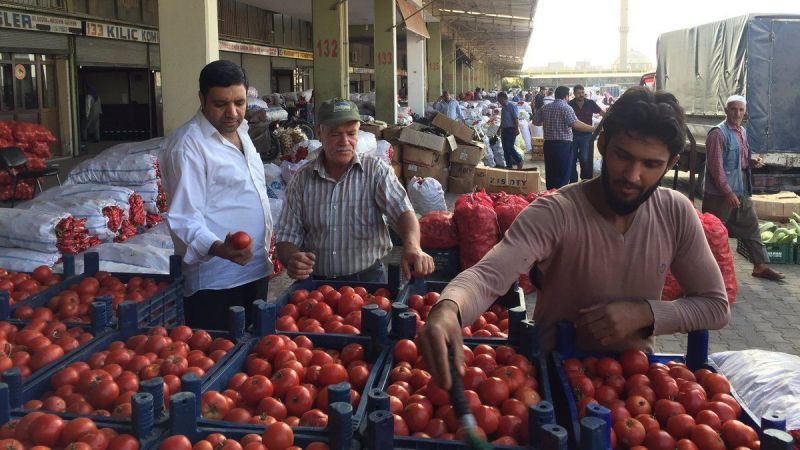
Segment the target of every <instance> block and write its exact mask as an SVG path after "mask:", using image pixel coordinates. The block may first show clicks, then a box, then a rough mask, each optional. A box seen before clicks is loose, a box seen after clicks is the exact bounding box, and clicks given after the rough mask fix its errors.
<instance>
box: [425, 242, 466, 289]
mask: <svg viewBox="0 0 800 450" xmlns="http://www.w3.org/2000/svg"><path fill="white" fill-rule="evenodd" d="M423 251H424V252H425V253H427V254H429V255H431V258H433V264H434V268H435V269H434V271H433V273H431V274H430V275H428V278H429V279H434V280H440V279H441V280H445V281H446V280H452V279H453V278H455V276H456V275H458V274H459V272H461V259H460V256H459V255H460V253H459V250H458V247H456V248H449V249H445V250H425V249H423Z"/></svg>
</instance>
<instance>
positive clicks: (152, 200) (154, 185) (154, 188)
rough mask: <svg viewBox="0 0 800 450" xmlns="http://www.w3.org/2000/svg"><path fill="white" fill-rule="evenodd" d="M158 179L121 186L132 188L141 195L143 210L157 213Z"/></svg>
mask: <svg viewBox="0 0 800 450" xmlns="http://www.w3.org/2000/svg"><path fill="white" fill-rule="evenodd" d="M158 185H159V182H158V181H151V182H150V183H145V184H139V185H127V186H122V187H125V188H128V189H130V190H132V191H133V192H135V193H137V194H139V196H140V197H142V202H143V203H144V210H145V211H146V212H148V213H150V214H158V213H159V212H160V211H159V210H158V203H157V200H158Z"/></svg>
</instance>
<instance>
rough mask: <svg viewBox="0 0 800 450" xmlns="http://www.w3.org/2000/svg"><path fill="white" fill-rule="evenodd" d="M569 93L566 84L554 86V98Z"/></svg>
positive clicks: (563, 96) (564, 96) (565, 96)
mask: <svg viewBox="0 0 800 450" xmlns="http://www.w3.org/2000/svg"><path fill="white" fill-rule="evenodd" d="M568 95H569V88H568V87H566V86H559V87H557V88H556V94H555V96H556V98H559V99H560V98H567V96H568Z"/></svg>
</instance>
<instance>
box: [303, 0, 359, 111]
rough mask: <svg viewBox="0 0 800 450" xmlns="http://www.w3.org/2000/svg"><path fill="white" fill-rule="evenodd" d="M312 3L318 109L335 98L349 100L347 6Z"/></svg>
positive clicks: (333, 2)
mask: <svg viewBox="0 0 800 450" xmlns="http://www.w3.org/2000/svg"><path fill="white" fill-rule="evenodd" d="M311 3H312V5H311V17H312V28H313V33H312V34H313V41H312V44H313V46H314V105H315V107H316V108H319V105H321V104H322V102H324V101H326V100H330V99H332V98H334V97H339V98H348V92H349V89H348V88H349V84H350V74H349V73H348V69H349V67H348V57H349V46H348V39H349V33H348V29H347V2H338V1H336V0H312V2H311ZM315 113H316V112H315Z"/></svg>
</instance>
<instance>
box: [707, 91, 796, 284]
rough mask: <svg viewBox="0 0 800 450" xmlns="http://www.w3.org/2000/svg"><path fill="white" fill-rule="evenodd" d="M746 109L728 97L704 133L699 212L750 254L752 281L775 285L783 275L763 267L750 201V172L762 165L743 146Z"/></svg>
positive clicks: (742, 102) (737, 97)
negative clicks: (718, 223) (710, 217)
mask: <svg viewBox="0 0 800 450" xmlns="http://www.w3.org/2000/svg"><path fill="white" fill-rule="evenodd" d="M746 108H747V101H746V99H745V98H744V97H743V96H741V95H732V96H730V97H728V100H727V101H726V102H725V116H726V118H725V120H724V121H723V122H721V123H719V124H718V125H717V126H715V127H714V128H712V129H711V131H709V132H708V137H706V177H705V191H704V195H703V212H709V213H711V214H714V215H715V216H717V217H719V219H720V220H721V221H722V222H723V223H724V224H725V226H726V227H727V228H728V234H729V236H730V237H735V238H739V239H741V241H742V243H743V244H744V246H745V247H746V249H747V251H748V253H749V254H750V261H751V262H752V263H753V276H754V277H758V278H764V279H767V280H772V281H778V280H781V279H783V278H784V275H783V274H782V273H780V272H777V271H775V270H773V269H772V268H770V267H769V266H768V265H767V263H768V262H769V258H768V256H767V250H766V248H765V247H764V243H763V242H761V234H760V233H759V231H758V217H757V216H756V212H755V209H753V203H752V201H751V200H750V195H751V194H752V171H751V169H752V168H753V167H755V168H759V167H762V166H763V162H762V160H761V158H760V157H758V158H755V159H754V158H753V157H752V154H751V152H750V148H749V147H748V146H747V130H745V128H744V127H743V126H742V120H743V119H744V114H745V111H746Z"/></svg>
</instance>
